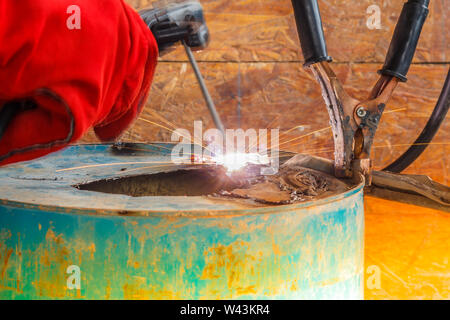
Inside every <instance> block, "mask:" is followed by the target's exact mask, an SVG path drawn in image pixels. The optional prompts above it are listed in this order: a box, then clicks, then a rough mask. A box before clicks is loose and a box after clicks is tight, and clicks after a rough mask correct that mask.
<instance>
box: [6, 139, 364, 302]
mask: <svg viewBox="0 0 450 320" xmlns="http://www.w3.org/2000/svg"><path fill="white" fill-rule="evenodd" d="M136 146H138V147H136V148H135V149H134V150H129V152H120V153H118V152H114V151H113V148H112V146H111V145H107V144H99V145H79V146H72V147H69V148H67V149H65V150H64V151H61V152H59V153H56V154H53V155H50V156H47V157H44V158H41V159H39V160H37V161H31V162H26V163H22V164H16V165H10V166H7V167H4V168H0V299H40V298H42V299H67V298H71V299H361V298H363V262H364V261H363V256H364V255H363V250H364V209H363V185H362V184H358V185H355V186H354V187H352V188H349V190H346V191H345V192H343V193H341V194H338V195H334V196H330V197H327V198H324V199H320V200H315V201H307V202H302V203H296V204H290V205H281V206H259V207H252V206H245V205H242V204H239V203H237V202H233V201H217V200H214V199H211V198H210V197H206V196H192V197H191V196H190V197H188V196H144V197H132V196H128V195H123V194H112V193H99V192H93V191H88V190H79V189H77V188H75V187H74V186H75V185H78V184H80V183H84V182H88V181H94V180H100V179H105V178H111V177H120V176H121V175H125V174H137V173H139V172H141V173H142V172H146V173H149V172H158V170H161V168H163V167H164V163H167V162H168V159H169V155H170V152H171V148H172V145H170V144H163V143H155V144H145V145H144V144H141V145H136ZM104 164H109V165H108V166H105V165H104ZM68 168H71V169H70V170H67V169H68Z"/></svg>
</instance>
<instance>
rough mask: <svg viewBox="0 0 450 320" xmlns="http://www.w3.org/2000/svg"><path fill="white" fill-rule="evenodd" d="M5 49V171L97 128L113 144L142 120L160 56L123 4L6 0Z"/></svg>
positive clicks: (1, 28)
mask: <svg viewBox="0 0 450 320" xmlns="http://www.w3.org/2000/svg"><path fill="white" fill-rule="evenodd" d="M74 4H76V6H73V5H74ZM0 43H1V44H2V45H1V46H0V117H2V116H1V115H2V114H3V119H4V120H5V119H6V120H8V121H0V126H2V128H0V135H1V137H0V165H5V164H8V163H12V162H18V161H24V160H30V159H33V158H37V157H40V156H43V155H45V154H48V153H50V152H53V151H56V150H59V149H61V148H63V147H65V146H67V145H68V144H69V143H72V142H75V141H77V140H78V139H79V138H80V137H82V136H83V135H84V133H85V132H86V131H87V130H88V129H89V128H91V127H94V130H95V133H96V134H97V136H98V137H99V138H100V139H101V140H103V141H112V140H114V139H115V138H116V137H118V136H119V135H120V134H121V133H122V132H123V131H124V130H125V129H126V128H127V127H128V126H129V125H130V124H131V123H132V122H133V120H134V119H135V118H136V117H137V116H138V114H139V113H140V111H141V109H142V107H143V105H144V103H145V101H146V97H147V95H148V92H149V88H150V84H151V81H152V78H153V74H154V71H155V67H156V63H157V57H158V46H157V43H156V41H155V38H154V37H153V34H152V33H151V32H150V30H149V29H148V27H147V25H146V24H145V23H144V22H143V20H142V19H141V17H140V16H139V14H138V13H137V12H135V11H134V10H133V9H132V8H131V7H129V6H128V5H127V4H126V3H125V2H124V1H123V0H95V1H92V0H78V1H75V2H74V1H73V0H58V1H36V0H20V1H11V0H0ZM9 118H10V120H9ZM0 120H1V119H0ZM2 122H5V123H6V124H4V123H3V124H2ZM1 131H3V134H1V133H2V132H1Z"/></svg>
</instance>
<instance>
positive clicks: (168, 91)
mask: <svg viewBox="0 0 450 320" xmlns="http://www.w3.org/2000/svg"><path fill="white" fill-rule="evenodd" d="M128 2H129V3H130V4H131V5H132V6H133V7H134V8H136V9H139V8H142V7H145V6H146V5H148V4H149V3H150V2H151V1H148V0H128ZM404 2H405V1H404V0H359V1H356V0H355V1H351V0H345V1H342V0H341V1H338V0H322V1H321V0H319V6H320V9H321V13H322V19H323V24H324V31H325V37H326V40H327V45H328V52H329V54H330V55H331V56H332V57H333V59H334V64H333V68H334V69H335V71H336V73H337V75H338V77H339V78H340V80H341V81H342V82H343V83H344V85H345V88H346V89H347V90H348V92H349V93H350V94H352V95H353V96H354V97H356V98H358V99H364V98H366V97H367V94H368V93H369V90H370V88H371V87H372V86H373V84H374V83H375V82H376V79H377V74H376V71H377V70H378V69H379V68H380V67H381V66H382V64H383V62H384V56H385V54H386V52H387V49H388V46H389V43H390V39H391V36H392V33H393V30H394V27H395V23H396V21H397V18H398V16H399V14H400V11H401V8H402V5H403V3H404ZM201 3H202V4H203V6H204V9H205V13H206V19H207V23H208V26H209V28H210V32H211V37H212V41H211V43H210V46H209V48H208V49H207V50H205V51H203V52H199V53H196V57H197V59H198V61H199V65H200V69H201V71H202V73H203V75H204V77H205V79H206V82H207V85H208V88H209V89H210V91H211V94H212V97H213V99H214V101H215V103H216V105H217V108H218V111H219V113H220V115H221V117H222V119H223V121H224V124H225V126H226V127H227V128H238V127H242V128H255V129H259V128H279V129H280V133H282V132H286V131H288V130H289V129H291V128H293V127H297V126H298V128H296V129H295V130H292V131H290V132H288V133H287V134H284V135H282V137H281V141H286V140H289V139H292V138H295V137H299V136H301V135H305V134H307V133H309V132H312V131H315V130H319V129H322V128H325V127H328V113H327V111H326V108H325V105H324V102H323V100H322V97H321V94H320V89H319V86H318V84H317V83H316V82H315V81H314V79H313V77H312V75H311V74H310V73H309V72H307V71H305V70H303V68H302V60H303V57H302V54H301V50H300V46H299V41H298V37H297V32H296V27H295V22H294V18H293V15H292V7H291V2H290V1H289V0H264V1H263V0H234V1H229V0H202V1H201ZM373 4H376V5H378V6H379V7H380V8H381V29H379V30H369V29H368V28H367V26H366V21H367V19H368V17H369V14H368V13H366V10H367V8H368V7H369V6H370V5H373ZM449 10H450V9H449V6H448V2H447V1H446V0H433V1H431V4H430V14H429V16H428V19H427V21H426V23H425V26H424V30H423V32H422V36H421V39H420V42H419V45H418V49H417V52H416V55H415V58H414V61H413V65H412V66H411V69H410V72H409V74H408V77H409V81H408V82H407V83H402V84H400V85H399V87H398V88H397V90H396V91H395V94H394V96H393V98H392V99H391V101H390V103H389V105H388V107H387V109H386V110H387V112H386V113H385V115H384V116H383V119H382V123H381V125H380V128H379V131H378V133H377V136H376V141H375V147H374V149H373V159H374V164H375V168H382V167H383V166H384V165H387V164H389V163H390V162H391V161H393V160H394V159H396V157H398V156H399V155H400V154H401V153H402V152H403V151H404V150H406V148H407V146H406V145H407V144H410V143H412V142H413V141H414V140H415V139H416V137H417V136H418V134H419V133H420V131H421V130H422V128H423V126H424V125H425V123H426V121H427V119H428V117H429V115H430V113H431V111H432V110H433V107H434V105H435V102H436V100H437V98H438V95H439V92H440V89H441V88H442V85H443V82H444V80H445V76H446V74H447V71H448V69H449V64H450V63H449V41H448V40H449V35H448V32H447V31H448V29H449V19H448V16H449ZM141 118H143V119H147V120H150V121H153V122H157V123H161V124H163V125H164V126H167V122H166V120H168V121H169V122H170V125H172V126H173V128H186V129H189V130H192V128H193V122H194V120H202V121H203V123H204V127H205V128H204V129H207V128H211V127H213V122H212V120H211V118H210V115H209V113H208V112H207V108H206V106H205V103H204V101H203V98H202V95H201V92H200V89H199V87H198V85H197V82H196V80H195V77H194V74H193V72H192V69H191V66H190V65H189V64H188V63H187V58H186V55H185V53H184V51H183V50H182V48H178V49H177V50H176V51H174V52H172V53H170V54H169V55H166V56H164V57H163V58H162V59H160V61H159V65H158V67H157V72H156V75H155V79H154V83H153V86H152V91H151V93H150V97H149V100H148V103H147V105H146V108H145V109H144V112H143V114H142V115H141ZM164 119H165V120H164ZM449 129H450V121H449V119H448V117H447V120H446V121H445V123H444V124H443V126H442V127H441V130H440V132H439V134H438V135H437V137H436V138H435V140H434V141H433V142H434V144H433V145H431V146H429V147H428V149H427V151H426V152H425V153H424V154H423V155H422V156H421V157H420V159H419V160H417V161H416V162H415V163H414V164H413V165H412V166H411V167H410V168H409V169H408V170H407V172H409V173H417V174H427V175H430V176H431V177H432V178H434V179H435V180H437V181H439V182H442V183H445V184H447V185H448V184H449V182H450V181H449V179H450V176H449V168H450V158H449V156H448V154H449V153H450V146H449V145H448V143H449V142H450V139H449V138H450V130H449ZM170 135H171V133H170V132H169V131H168V130H165V129H162V128H160V127H158V126H155V125H151V124H149V123H148V122H145V121H143V120H137V121H136V123H135V125H134V126H133V127H131V128H130V129H129V130H128V132H127V133H126V134H125V135H124V136H123V140H124V141H135V142H149V141H170ZM83 141H84V142H92V141H96V138H95V137H94V135H93V134H92V133H89V134H88V135H87V136H86V137H85V138H84V140H83ZM332 148H333V141H332V136H331V132H330V131H320V132H318V133H316V134H313V135H310V136H307V137H305V138H302V139H300V140H296V141H295V143H289V144H284V145H282V149H285V150H291V151H297V152H302V151H307V152H308V153H313V154H317V155H319V156H324V157H329V158H332V157H333V152H332V151H331V150H332Z"/></svg>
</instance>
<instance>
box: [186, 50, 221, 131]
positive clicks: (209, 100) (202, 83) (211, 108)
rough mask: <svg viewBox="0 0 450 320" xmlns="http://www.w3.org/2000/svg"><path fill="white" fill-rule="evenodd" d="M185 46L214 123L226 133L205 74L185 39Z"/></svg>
mask: <svg viewBox="0 0 450 320" xmlns="http://www.w3.org/2000/svg"><path fill="white" fill-rule="evenodd" d="M183 46H184V49H185V50H186V54H187V56H188V58H189V62H190V63H191V66H192V69H194V73H195V76H196V77H197V81H198V84H199V85H200V89H201V90H202V94H203V97H204V98H205V102H206V105H207V106H208V109H209V112H210V113H211V116H212V118H213V120H214V124H215V125H216V128H217V129H219V130H220V132H222V134H224V133H225V128H224V126H223V124H222V121H221V120H220V116H219V114H218V113H217V110H216V106H215V105H214V102H213V100H212V98H211V95H210V94H209V91H208V88H207V87H206V84H205V80H204V79H203V76H202V74H201V72H200V69H199V67H198V65H197V61H196V60H195V57H194V54H193V53H192V50H191V48H190V47H189V46H188V45H187V44H186V42H184V41H183Z"/></svg>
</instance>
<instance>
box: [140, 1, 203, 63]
mask: <svg viewBox="0 0 450 320" xmlns="http://www.w3.org/2000/svg"><path fill="white" fill-rule="evenodd" d="M159 3H162V2H161V1H160V2H159ZM139 14H140V15H141V17H142V19H143V20H144V21H145V23H146V24H147V26H148V27H149V28H150V30H151V31H152V33H153V35H154V37H155V39H156V42H157V43H158V48H159V54H160V55H161V56H162V55H165V54H166V53H168V52H170V51H171V50H172V49H173V48H174V45H175V44H177V43H179V42H180V41H184V42H185V43H186V45H188V46H189V47H190V48H191V49H192V50H194V51H197V50H202V49H205V48H206V47H207V46H208V44H209V31H208V27H207V26H206V22H205V17H204V15H203V8H202V6H201V4H200V3H199V2H197V1H194V0H186V1H182V2H180V1H178V2H172V3H168V4H165V5H164V6H162V7H158V3H155V4H154V8H152V9H144V10H142V11H140V12H139Z"/></svg>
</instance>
